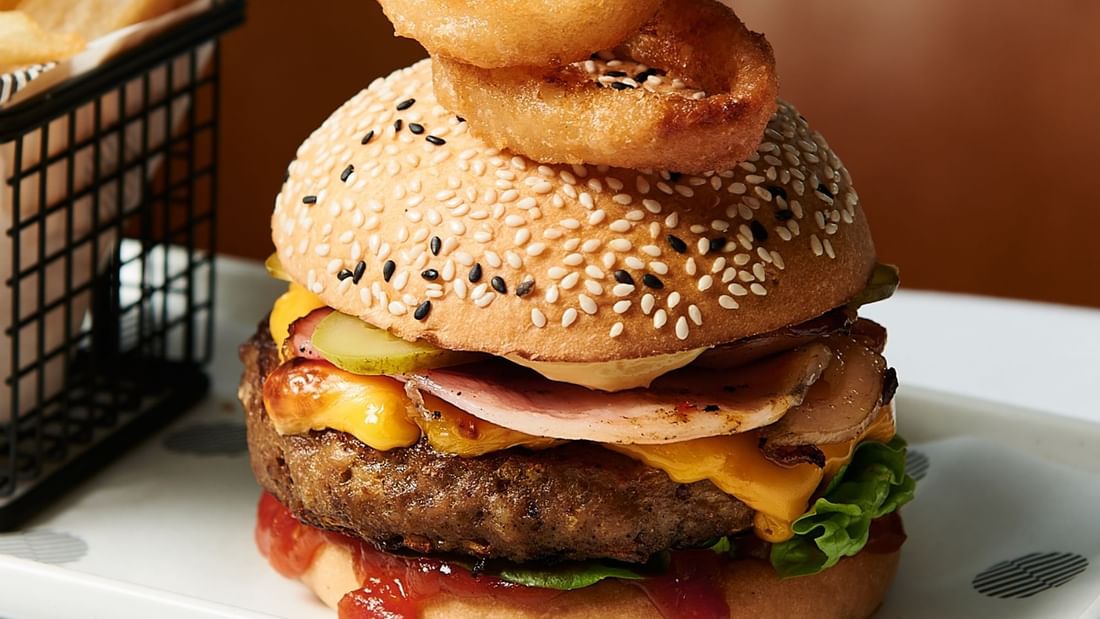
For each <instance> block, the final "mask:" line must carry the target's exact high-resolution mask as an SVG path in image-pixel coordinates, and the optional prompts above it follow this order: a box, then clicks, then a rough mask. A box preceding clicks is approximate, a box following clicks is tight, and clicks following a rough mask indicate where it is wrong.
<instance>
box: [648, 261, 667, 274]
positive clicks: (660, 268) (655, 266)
mask: <svg viewBox="0 0 1100 619" xmlns="http://www.w3.org/2000/svg"><path fill="white" fill-rule="evenodd" d="M649 268H650V270H652V271H653V272H654V273H656V274H657V275H667V274H668V265H667V264H665V263H664V262H660V261H658V260H654V261H652V262H650V263H649Z"/></svg>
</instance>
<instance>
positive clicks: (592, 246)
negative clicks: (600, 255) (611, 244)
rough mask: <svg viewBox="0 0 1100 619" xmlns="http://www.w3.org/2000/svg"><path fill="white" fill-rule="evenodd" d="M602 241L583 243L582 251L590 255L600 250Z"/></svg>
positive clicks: (595, 240)
mask: <svg viewBox="0 0 1100 619" xmlns="http://www.w3.org/2000/svg"><path fill="white" fill-rule="evenodd" d="M600 244H601V241H600V239H588V240H587V241H585V242H584V243H581V251H583V252H584V253H586V254H590V253H592V252H594V251H596V250H598V249H599V248H600Z"/></svg>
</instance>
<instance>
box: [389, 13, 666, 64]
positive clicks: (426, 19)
mask: <svg viewBox="0 0 1100 619" xmlns="http://www.w3.org/2000/svg"><path fill="white" fill-rule="evenodd" d="M663 2H664V0H605V1H603V2H591V1H589V0H564V1H560V0H492V1H483V2H471V1H469V0H378V3H379V4H381V5H382V10H383V11H385V13H386V16H387V17H389V18H390V21H392V22H393V26H394V30H395V31H396V33H397V35H398V36H403V37H409V38H412V39H416V40H417V41H418V42H420V44H421V45H423V46H424V47H425V49H427V50H428V52H429V53H431V55H432V56H447V57H449V58H455V59H458V60H461V61H462V62H465V63H467V64H471V65H474V66H478V67H485V68H498V67H511V66H521V65H522V66H539V67H545V66H555V65H560V64H564V63H569V62H574V61H576V60H582V59H584V58H586V57H587V56H588V55H589V54H591V53H593V52H595V51H598V50H601V49H606V48H609V47H612V46H614V45H617V44H618V43H619V41H622V40H623V39H625V38H627V37H628V36H630V35H631V34H632V33H633V32H635V31H636V30H637V29H638V28H639V27H640V26H641V25H642V24H644V23H645V22H646V20H647V19H649V18H650V17H652V16H653V14H654V13H656V12H657V9H658V8H659V7H660V6H661V4H662V3H663Z"/></svg>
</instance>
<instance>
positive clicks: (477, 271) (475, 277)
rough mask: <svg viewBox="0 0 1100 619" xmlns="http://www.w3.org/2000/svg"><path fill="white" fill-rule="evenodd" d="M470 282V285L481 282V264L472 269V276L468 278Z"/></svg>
mask: <svg viewBox="0 0 1100 619" xmlns="http://www.w3.org/2000/svg"><path fill="white" fill-rule="evenodd" d="M466 279H469V280H470V283H472V284H476V283H478V282H479V281H481V263H480V262H478V263H477V264H475V265H474V266H472V267H470V274H469V275H468V276H467V277H466Z"/></svg>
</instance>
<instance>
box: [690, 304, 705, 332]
mask: <svg viewBox="0 0 1100 619" xmlns="http://www.w3.org/2000/svg"><path fill="white" fill-rule="evenodd" d="M688 316H689V317H690V318H691V322H694V323H695V324H696V325H697V326H700V327H701V326H703V312H702V311H701V310H700V309H699V307H698V306H697V305H689V306H688Z"/></svg>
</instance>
